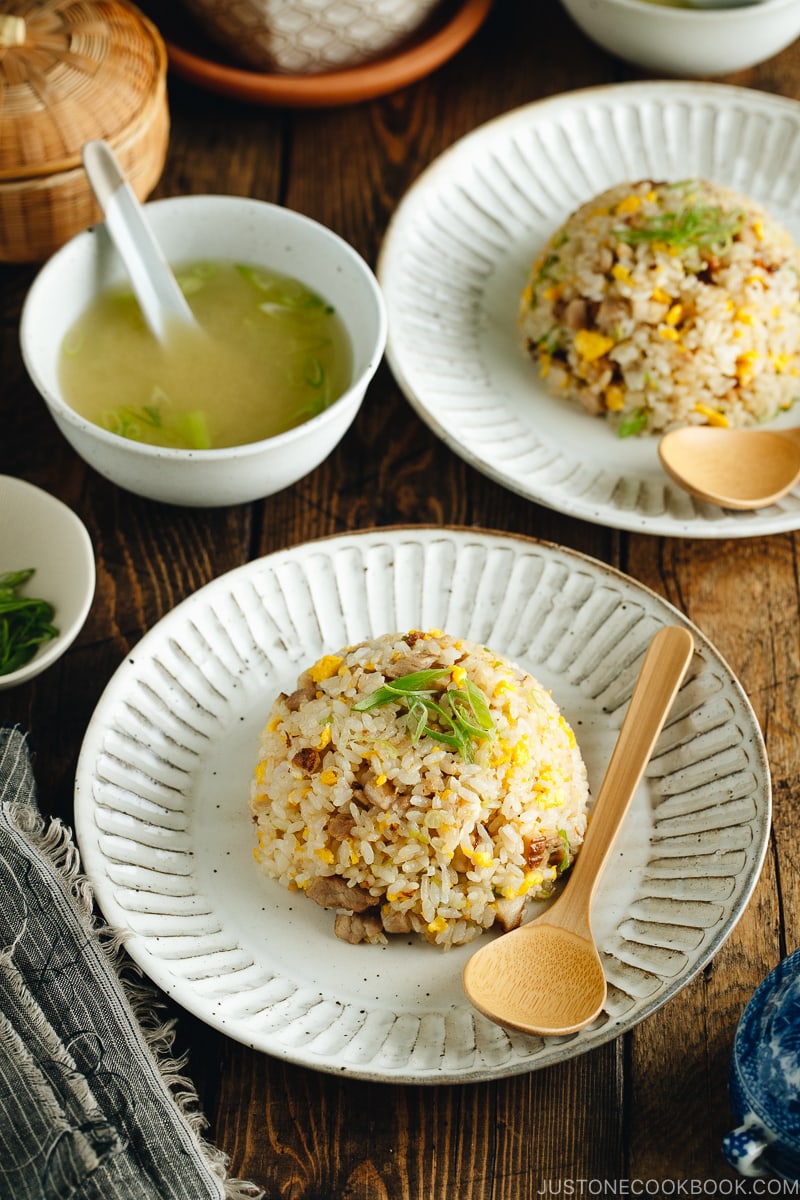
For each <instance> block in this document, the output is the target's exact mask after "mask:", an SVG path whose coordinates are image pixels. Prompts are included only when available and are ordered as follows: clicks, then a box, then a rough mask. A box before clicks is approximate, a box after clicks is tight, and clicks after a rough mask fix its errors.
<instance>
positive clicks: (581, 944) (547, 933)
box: [463, 625, 694, 1036]
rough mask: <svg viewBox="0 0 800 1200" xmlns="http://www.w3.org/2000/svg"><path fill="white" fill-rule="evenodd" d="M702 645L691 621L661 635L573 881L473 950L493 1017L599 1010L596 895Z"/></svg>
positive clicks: (478, 998)
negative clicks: (541, 908)
mask: <svg viewBox="0 0 800 1200" xmlns="http://www.w3.org/2000/svg"><path fill="white" fill-rule="evenodd" d="M693 651H694V641H693V639H692V635H691V633H689V631H688V629H682V628H680V627H679V626H677V625H675V626H668V627H667V628H665V629H661V630H659V632H658V633H657V634H656V635H655V637H654V638H653V640H652V642H651V643H650V646H649V647H648V650H647V653H646V655H645V658H644V662H643V664H642V668H641V671H640V673H639V678H638V679H637V681H636V687H635V688H634V691H633V695H632V696H631V699H630V703H629V704H628V710H627V712H626V713H625V719H624V720H623V722H622V728H621V729H620V731H619V737H618V739H617V744H616V746H615V747H614V751H613V753H612V755H611V761H610V762H609V764H608V769H607V770H606V774H605V778H604V779H603V782H602V784H601V786H600V791H599V793H598V796H597V800H596V802H595V806H594V811H593V813H592V816H591V818H590V820H589V825H588V829H587V831H586V837H585V839H584V843H583V846H582V847H581V850H580V853H579V854H578V857H577V859H576V861H575V866H574V867H573V868H572V876H571V878H570V880H569V882H568V883H567V886H566V888H565V889H564V891H563V892H562V894H561V895H560V896H559V898H558V899H557V900H556V901H554V903H553V904H551V905H550V907H549V908H548V909H547V911H546V912H545V913H543V914H542V916H541V917H537V918H536V920H534V921H529V922H528V923H527V925H522V926H520V928H519V929H515V930H514V931H513V933H506V934H503V935H502V936H501V937H498V938H496V939H495V941H493V942H489V943H488V944H487V945H486V946H484V947H483V949H481V950H478V951H477V953H476V954H473V956H472V958H470V959H469V960H468V962H467V964H466V966H465V968H464V976H463V982H464V991H465V992H466V994H467V996H468V998H469V999H470V1000H471V1002H472V1003H473V1004H474V1005H475V1007H476V1008H477V1009H478V1010H479V1011H480V1012H482V1013H483V1014H484V1015H485V1016H487V1017H489V1018H490V1019H491V1020H492V1021H497V1022H498V1024H500V1025H507V1026H509V1027H510V1028H512V1029H520V1030H522V1031H523V1032H524V1033H538V1034H543V1035H559V1036H563V1035H564V1034H568V1033H574V1032H575V1031H576V1030H578V1029H582V1028H583V1027H584V1026H585V1025H588V1024H589V1022H590V1021H593V1020H594V1018H595V1017H596V1016H597V1015H598V1013H599V1012H600V1010H601V1009H602V1007H603V1005H604V1004H605V1000H606V991H607V985H606V977H605V974H604V972H603V964H602V962H601V961H600V955H599V953H598V951H597V946H596V945H595V942H594V938H593V936H592V930H591V924H590V909H591V902H592V896H593V894H594V891H595V888H596V885H597V882H598V880H599V878H600V876H601V874H602V871H603V868H604V866H605V864H606V861H607V859H608V856H609V854H610V852H611V848H612V846H613V844H614V841H615V839H616V835H617V832H618V831H619V828H620V825H621V824H622V821H623V818H624V816H625V813H626V812H627V811H628V807H629V805H630V801H631V799H632V797H633V794H634V792H635V791H636V788H637V786H638V784H639V781H640V779H641V778H642V775H643V773H644V769H645V767H646V766H647V763H648V761H649V759H650V755H651V754H652V752H653V747H654V745H655V742H656V739H657V737H658V735H659V733H660V732H661V729H662V727H663V725H664V722H665V720H666V718H667V715H668V713H669V711H670V709H671V708H672V704H673V701H674V699H675V696H676V695H677V692H678V689H679V687H680V685H681V681H682V680H683V677H684V675H685V674H686V671H687V669H688V667H689V663H690V662H691V659H692V653H693Z"/></svg>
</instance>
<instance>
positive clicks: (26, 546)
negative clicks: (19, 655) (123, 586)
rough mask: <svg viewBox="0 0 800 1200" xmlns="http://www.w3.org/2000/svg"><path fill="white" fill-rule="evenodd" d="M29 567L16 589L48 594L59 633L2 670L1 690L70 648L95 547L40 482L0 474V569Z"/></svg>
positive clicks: (82, 614)
mask: <svg viewBox="0 0 800 1200" xmlns="http://www.w3.org/2000/svg"><path fill="white" fill-rule="evenodd" d="M29 567H32V568H33V570H34V574H33V576H32V578H31V579H30V580H29V581H28V583H26V584H25V585H24V586H23V587H22V589H21V590H20V595H23V596H35V597H36V598H37V599H41V600H47V601H48V602H49V603H50V604H51V605H52V606H53V609H54V610H55V613H54V616H53V621H52V623H53V625H54V626H55V627H56V628H57V629H58V636H57V637H55V638H53V639H51V640H50V641H48V642H44V643H42V645H41V646H40V647H39V649H38V650H37V651H36V654H35V655H34V656H33V658H32V659H31V660H30V661H29V662H27V663H25V665H24V666H22V667H19V668H18V669H17V670H16V671H11V672H9V673H8V674H6V675H0V690H2V689H5V688H12V687H16V686H17V685H18V684H21V683H27V682H28V680H29V679H33V677H34V676H35V675H39V674H40V673H41V672H42V671H44V670H46V669H47V667H50V666H52V664H53V663H54V662H55V661H56V659H58V658H60V657H61V655H62V654H63V653H64V652H65V651H66V650H68V649H69V647H70V646H71V645H72V643H73V642H74V641H75V638H76V637H77V636H78V634H79V633H80V631H81V629H82V628H83V624H84V622H85V620H86V617H87V616H88V613H89V609H90V608H91V605H92V600H93V598H94V589H95V563H94V550H93V547H92V542H91V538H90V537H89V534H88V531H87V529H86V526H85V525H84V524H83V522H82V521H81V519H80V517H79V516H78V515H77V513H75V512H73V511H72V509H71V508H70V507H69V506H68V505H66V504H64V503H63V501H61V500H59V499H57V498H56V497H55V496H52V495H51V494H50V493H49V492H46V491H44V490H43V489H42V488H38V487H35V486H34V484H32V483H27V482H26V481H25V480H23V479H17V478H16V477H15V476H13V475H0V575H5V574H7V573H8V572H11V571H23V570H27V569H28V568H29Z"/></svg>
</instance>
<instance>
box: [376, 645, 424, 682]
mask: <svg viewBox="0 0 800 1200" xmlns="http://www.w3.org/2000/svg"><path fill="white" fill-rule="evenodd" d="M435 662H436V655H435V654H424V653H422V652H421V651H420V652H419V653H417V654H402V655H401V656H400V658H398V659H396V660H395V662H393V663H392V664H391V665H390V666H388V667H384V670H383V673H384V675H385V676H386V678H387V679H400V678H401V677H402V676H403V675H413V674H414V672H415V671H427V670H428V668H429V667H431V666H432V665H433V663H435Z"/></svg>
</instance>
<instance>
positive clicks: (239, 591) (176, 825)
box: [75, 528, 770, 1083]
mask: <svg viewBox="0 0 800 1200" xmlns="http://www.w3.org/2000/svg"><path fill="white" fill-rule="evenodd" d="M671 623H678V624H686V621H685V619H684V618H683V617H682V616H681V615H680V614H679V613H678V612H677V611H676V610H675V609H673V608H671V607H670V605H668V604H667V603H666V602H665V601H663V600H661V599H659V598H658V597H657V596H656V595H655V594H654V593H652V592H649V591H647V590H646V589H644V588H642V587H641V586H640V585H638V584H636V583H635V582H634V581H633V580H631V579H629V578H627V577H626V576H624V575H621V574H619V573H618V572H616V571H614V570H612V569H611V568H609V567H606V566H604V565H602V564H601V563H599V562H596V561H594V560H593V559H590V558H586V557H584V556H581V555H579V554H576V553H574V552H571V551H568V550H562V549H559V548H557V547H555V546H551V545H547V544H544V543H538V542H535V541H532V540H528V539H525V538H518V537H511V536H505V535H501V534H492V533H485V532H478V531H472V530H450V529H419V528H418V529H407V530H404V529H395V530H373V531H370V532H365V533H357V534H352V535H345V536H342V537H336V538H332V539H328V540H323V541H320V542H312V543H309V544H307V545H304V546H299V547H297V548H295V549H291V550H286V551H283V552H281V553H277V554H273V555H271V556H269V557H267V558H263V559H260V560H257V561H255V562H252V563H249V564H247V565H246V566H244V567H240V568H238V569H237V570H235V571H232V572H230V573H229V574H226V575H223V576H222V577H220V578H219V579H217V580H216V581H214V582H213V583H210V584H208V585H207V586H206V587H204V588H201V589H200V591H198V592H197V593H195V595H194V596H192V597H191V598H189V599H188V600H186V601H184V602H183V603H182V604H180V605H179V606H178V607H177V608H176V609H174V610H173V611H172V612H171V613H169V614H168V615H167V616H166V617H164V618H163V619H162V620H161V621H160V622H159V623H158V625H156V626H155V627H154V628H153V629H152V630H151V631H150V632H149V633H148V634H147V635H146V636H145V637H144V638H143V639H142V641H141V642H140V643H139V645H138V646H137V647H135V648H134V649H133V650H132V651H131V653H130V654H129V655H128V657H127V658H126V660H125V662H124V663H123V665H122V666H121V667H120V668H119V669H118V671H117V672H116V674H115V675H114V677H113V678H112V680H111V682H110V683H109V685H108V687H107V689H106V691H105V692H104V694H103V696H102V698H101V700H100V703H99V705H98V707H97V710H96V712H95V714H94V716H93V718H92V720H91V723H90V725H89V728H88V731H87V734H86V738H85V741H84V744H83V747H82V750H81V755H80V759H79V763H78V770H77V783H76V792H75V821H76V828H77V835H78V840H79V845H80V850H81V854H82V857H83V864H84V868H85V870H86V871H87V872H88V875H89V877H90V879H91V880H92V882H93V884H94V887H95V889H96V895H97V898H98V901H99V903H100V905H101V907H102V909H103V912H104V913H105V916H106V918H107V920H108V921H109V922H110V924H111V925H112V926H115V927H117V928H119V929H122V930H125V931H126V933H127V938H126V942H125V945H126V948H127V950H128V951H129V952H130V954H131V955H132V956H133V958H134V959H135V960H136V961H137V962H138V963H139V964H140V965H141V967H142V968H143V969H144V971H145V972H146V973H147V974H148V975H149V976H150V977H151V978H152V979H153V980H154V981H155V982H156V983H157V984H158V985H159V986H160V987H161V988H162V989H163V990H164V991H165V992H167V993H169V995H170V996H172V997H173V998H174V999H175V1000H176V1001H177V1002H178V1003H179V1004H181V1005H183V1006H184V1007H185V1008H186V1009H188V1010H189V1011H190V1012H192V1013H194V1014H195V1015H196V1016H197V1017H199V1018H201V1019H202V1020H204V1021H206V1022H208V1023H209V1024H210V1025H212V1026H214V1027H215V1028H217V1029H219V1030H222V1031H223V1032H224V1033H227V1034H229V1035H230V1036H231V1037H233V1038H236V1039H237V1040H239V1041H241V1042H243V1043H245V1044H247V1045H250V1046H253V1047H255V1048H256V1049H258V1050H263V1051H266V1052H267V1053H269V1054H272V1055H275V1056H277V1057H279V1058H284V1059H289V1060H291V1061H292V1062H296V1063H302V1064H304V1065H305V1066H309V1067H314V1068H317V1069H319V1070H323V1071H331V1072H340V1073H342V1074H346V1075H352V1076H358V1077H360V1078H365V1079H378V1080H394V1081H398V1082H416V1083H420V1082H422V1083H424V1082H430V1083H444V1082H457V1081H466V1080H478V1079H489V1078H494V1077H499V1076H505V1075H511V1074H515V1073H518V1072H522V1071H527V1070H530V1069H532V1068H534V1067H539V1066H542V1065H544V1064H546V1063H552V1062H555V1061H557V1060H561V1059H564V1058H568V1057H571V1056H572V1055H575V1054H579V1053H581V1052H582V1051H584V1050H588V1049H589V1048H591V1047H594V1046H597V1045H599V1044H600V1043H601V1042H605V1041H607V1040H608V1039H610V1038H614V1037H616V1036H617V1035H618V1034H620V1033H622V1032H623V1031H625V1030H627V1029H630V1028H631V1026H633V1025H635V1024H636V1023H637V1022H638V1021H640V1020H641V1019H642V1018H643V1017H645V1016H647V1015H648V1014H650V1013H652V1012H654V1011H655V1010H656V1009H657V1008H658V1007H659V1006H660V1005H661V1004H663V1003H664V1002H665V1001H666V1000H667V999H668V998H669V997H670V996H673V995H674V994H675V993H676V992H677V991H678V990H679V989H680V988H681V987H683V986H684V984H686V983H687V981H688V980H689V979H691V978H692V976H693V975H694V974H695V972H697V971H698V970H699V969H700V968H701V967H702V966H703V964H704V963H706V962H707V961H708V959H709V958H710V957H711V955H712V954H713V953H714V952H715V951H716V950H717V949H718V947H719V946H720V944H721V943H722V942H723V940H724V939H725V937H726V936H727V935H728V933H729V932H730V930H731V928H732V927H733V925H734V923H735V922H736V920H737V919H738V917H739V916H740V914H741V912H742V910H743V908H744V905H745V903H746V901H747V899H748V896H749V895H750V892H751V889H752V888H753V886H754V884H755V882H756V879H757V876H758V872H759V869H760V865H761V861H762V858H763V854H764V851H765V848H766V843H767V836H768V830H769V817H770V776H769V770H768V767H767V762H766V757H765V752H764V745H763V742H762V739H761V735H760V732H759V728H758V724H757V722H756V720H755V717H754V715H753V712H752V710H751V708H750V706H749V704H748V702H747V700H746V698H745V696H744V694H743V693H742V690H741V688H740V686H739V685H738V683H737V682H736V680H735V679H734V678H733V677H732V675H731V673H730V670H729V669H728V667H727V666H726V665H725V663H724V662H723V661H722V660H721V659H720V657H719V655H718V654H717V652H716V651H715V650H714V648H713V647H712V646H711V645H709V643H708V642H707V640H706V639H705V638H704V637H703V635H702V634H701V633H700V632H699V631H698V630H696V629H693V630H692V632H693V634H694V637H695V641H696V646H697V653H696V656H695V661H694V663H693V665H692V667H690V671H689V674H688V676H687V681H686V682H685V683H684V686H683V688H682V690H681V692H680V695H679V697H678V700H677V701H676V706H675V709H674V711H673V714H672V716H671V720H670V723H669V724H668V726H667V728H666V729H665V731H664V732H663V733H662V736H661V739H660V741H659V744H658V746H657V750H656V755H655V757H654V759H653V761H652V763H651V766H650V768H649V769H648V773H647V775H646V778H645V781H644V782H643V784H642V785H641V786H640V789H639V791H638V792H637V795H636V797H635V799H634V802H633V807H632V810H631V812H630V813H629V816H628V818H627V820H626V824H625V826H624V828H623V831H622V833H621V834H620V837H619V839H618V843H617V845H616V847H615V851H614V854H613V860H612V865H611V866H610V868H609V869H608V871H607V874H606V876H605V878H604V881H603V882H601V884H600V890H599V894H598V896H597V899H596V902H595V907H594V924H595V933H596V936H597V938H598V939H599V944H600V946H601V950H602V954H603V960H604V963H605V967H606V972H607V975H608V979H609V982H610V990H609V999H608V1006H607V1009H606V1011H605V1012H604V1013H603V1014H602V1016H601V1017H600V1018H599V1019H598V1021H597V1022H596V1023H595V1024H594V1025H593V1026H592V1027H591V1028H588V1029H586V1030H584V1031H582V1032H580V1033H578V1034H575V1035H573V1036H572V1037H569V1038H566V1039H558V1040H543V1039H541V1038H536V1037H528V1036H525V1035H522V1034H517V1033H507V1032H506V1031H504V1030H503V1029H501V1028H500V1027H499V1026H496V1025H493V1024H492V1023H491V1022H489V1021H487V1020H486V1019H485V1018H484V1017H482V1016H480V1015H479V1014H478V1013H477V1012H475V1011H474V1010H473V1009H472V1008H471V1006H470V1005H469V1004H468V1002H467V1001H466V999H465V997H464V995H463V992H462V988H461V971H462V968H463V966H464V963H465V961H466V959H467V957H468V956H469V954H471V953H472V951H473V950H474V949H476V943H474V942H473V943H472V945H471V946H467V947H461V948H458V949H456V950H452V951H450V952H448V953H443V952H442V951H439V950H437V949H436V948H435V947H433V946H431V945H429V944H428V943H426V942H423V941H419V942H414V943H409V942H407V941H406V940H405V939H398V940H396V941H394V942H392V944H391V945H389V946H385V947H377V946H366V945H361V946H350V945H347V944H345V943H344V942H341V941H338V940H337V939H336V938H335V937H334V935H333V928H332V925H333V920H332V915H331V914H330V913H329V912H326V911H324V910H323V909H321V908H319V907H318V906H317V905H315V904H313V903H312V902H310V901H308V900H307V899H306V898H304V897H303V896H298V895H297V893H290V892H288V891H286V890H285V889H284V888H283V887H281V885H279V884H278V883H276V882H274V881H272V880H268V879H266V878H265V877H263V876H262V875H260V874H259V872H258V870H257V868H256V866H255V863H254V860H253V854H252V851H253V845H254V837H253V826H252V821H251V819H250V813H249V807H248V796H249V784H250V776H251V772H252V769H253V767H254V765H255V761H256V747H257V740H258V735H259V733H260V730H261V727H262V725H263V723H264V721H265V718H266V714H267V712H268V710H269V708H270V706H271V703H272V701H273V699H274V697H275V695H276V694H277V693H278V692H279V691H281V690H285V691H290V690H292V689H293V685H294V681H295V679H296V678H297V675H298V673H299V672H300V670H301V669H303V668H304V667H305V666H307V665H308V664H310V663H311V662H313V661H314V660H316V659H317V658H318V657H319V656H320V655H321V654H322V653H324V652H326V651H334V650H336V649H338V648H340V647H342V646H345V645H350V644H351V643H353V642H357V641H359V640H360V639H362V638H366V637H372V636H376V635H378V634H379V633H384V632H387V631H391V630H408V629H413V628H435V627H439V628H443V629H445V630H447V631H449V632H451V633H453V634H456V635H459V636H463V637H467V638H471V639H473V640H475V641H478V642H482V643H484V644H485V645H488V646H491V647H492V648H494V649H496V650H497V651H498V652H500V653H503V654H507V655H508V656H510V657H511V658H513V659H515V660H517V661H518V662H520V663H521V664H523V665H524V666H525V667H527V668H528V669H529V670H530V671H532V672H533V674H534V675H535V676H537V677H538V678H539V680H540V681H541V682H542V683H543V684H545V686H547V687H548V688H550V689H551V690H552V692H553V695H554V697H555V698H556V700H557V701H558V703H559V704H560V706H561V708H562V711H563V712H564V714H565V716H566V717H567V719H568V720H569V721H570V722H571V723H572V725H573V727H574V729H575V731H576V734H577V737H578V740H579V743H580V745H581V748H582V750H583V753H584V757H585V759H586V763H587V768H588V771H589V778H590V783H591V785H592V788H593V790H594V792H595V794H596V791H597V788H598V786H599V782H600V779H601V777H602V774H603V772H604V770H605V766H606V763H607V761H608V758H609V756H610V753H611V749H612V746H613V743H614V741H615V738H616V733H617V730H618V728H619V724H620V720H621V717H622V716H623V714H624V711H625V707H626V704H627V700H628V698H629V696H630V692H631V690H632V686H633V682H634V680H635V676H636V674H637V672H638V668H639V665H640V660H641V656H642V654H643V653H644V650H645V648H646V646H647V645H648V644H649V641H650V639H651V637H652V635H653V634H654V632H655V631H656V630H657V629H658V628H660V627H661V626H662V625H665V624H671ZM484 936H486V937H488V936H492V935H491V934H486V935H484Z"/></svg>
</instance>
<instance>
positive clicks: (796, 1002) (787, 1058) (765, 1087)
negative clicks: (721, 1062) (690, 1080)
mask: <svg viewBox="0 0 800 1200" xmlns="http://www.w3.org/2000/svg"><path fill="white" fill-rule="evenodd" d="M729 1088H730V1099H731V1107H732V1109H733V1115H734V1119H735V1120H736V1121H737V1122H738V1125H737V1128H736V1129H734V1130H733V1131H732V1132H731V1133H729V1134H727V1135H726V1137H725V1138H724V1139H723V1142H722V1152H723V1154H724V1155H725V1157H726V1158H727V1160H728V1162H729V1163H730V1164H731V1166H732V1167H734V1168H735V1169H736V1170H737V1171H739V1172H740V1174H742V1175H750V1176H752V1175H768V1174H773V1175H777V1176H779V1177H780V1178H782V1179H792V1180H794V1179H800V950H796V951H795V952H794V954H790V955H789V957H788V958H785V959H783V961H782V962H780V963H779V964H778V966H777V967H776V968H775V970H774V971H771V972H770V974H769V975H768V976H767V977H766V979H765V980H764V981H763V983H761V984H760V985H759V987H758V988H757V989H756V991H755V992H754V993H753V996H752V998H751V999H750V1001H749V1003H748V1005H747V1007H746V1008H745V1010H744V1012H743V1014H742V1017H741V1019H740V1021H739V1025H738V1028H737V1030H736V1036H735V1038H734V1042H733V1054H732V1058H731V1069H730V1079H729Z"/></svg>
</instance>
